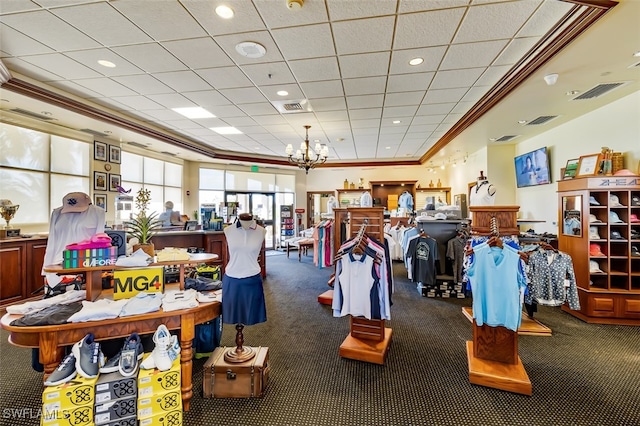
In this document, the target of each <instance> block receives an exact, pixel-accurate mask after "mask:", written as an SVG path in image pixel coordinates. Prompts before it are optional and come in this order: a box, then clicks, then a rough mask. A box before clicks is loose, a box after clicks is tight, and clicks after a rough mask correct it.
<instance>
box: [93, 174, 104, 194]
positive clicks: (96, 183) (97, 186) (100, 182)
mask: <svg viewBox="0 0 640 426" xmlns="http://www.w3.org/2000/svg"><path fill="white" fill-rule="evenodd" d="M93 189H94V190H96V191H106V190H107V174H106V173H103V172H93Z"/></svg>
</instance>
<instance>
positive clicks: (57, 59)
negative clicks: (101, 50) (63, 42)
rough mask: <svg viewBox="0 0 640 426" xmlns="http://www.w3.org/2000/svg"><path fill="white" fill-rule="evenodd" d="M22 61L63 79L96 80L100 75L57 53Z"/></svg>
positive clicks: (25, 57)
mask: <svg viewBox="0 0 640 426" xmlns="http://www.w3.org/2000/svg"><path fill="white" fill-rule="evenodd" d="M22 59H23V60H24V61H26V62H28V63H30V64H32V65H35V66H37V67H40V68H43V69H46V70H47V71H49V72H52V73H54V74H56V75H59V76H60V77H62V78H64V79H69V80H76V79H81V78H96V77H101V75H100V74H99V73H97V72H95V71H94V70H92V69H91V68H89V67H85V66H84V65H82V64H80V63H78V62H76V61H74V60H73V59H71V58H68V57H66V56H64V55H61V54H59V53H47V54H45V55H37V56H23V57H22Z"/></svg>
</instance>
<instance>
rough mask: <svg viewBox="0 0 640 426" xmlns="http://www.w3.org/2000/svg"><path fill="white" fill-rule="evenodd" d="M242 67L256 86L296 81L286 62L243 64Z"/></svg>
mask: <svg viewBox="0 0 640 426" xmlns="http://www.w3.org/2000/svg"><path fill="white" fill-rule="evenodd" d="M240 68H241V69H242V71H244V73H245V74H246V75H247V77H249V79H250V80H251V81H252V82H253V84H255V85H256V86H267V85H274V84H289V83H295V82H296V80H295V78H294V77H293V74H291V71H290V70H289V66H288V65H287V63H286V62H270V63H268V64H252V65H243V66H241V67H240Z"/></svg>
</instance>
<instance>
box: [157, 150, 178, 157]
mask: <svg viewBox="0 0 640 426" xmlns="http://www.w3.org/2000/svg"><path fill="white" fill-rule="evenodd" d="M160 154H164V155H170V156H172V157H175V156H176V154H174V153H173V152H169V151H160Z"/></svg>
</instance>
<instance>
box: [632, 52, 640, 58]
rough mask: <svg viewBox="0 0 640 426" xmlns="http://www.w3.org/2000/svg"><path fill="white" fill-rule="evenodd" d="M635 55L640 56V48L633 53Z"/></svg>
mask: <svg viewBox="0 0 640 426" xmlns="http://www.w3.org/2000/svg"><path fill="white" fill-rule="evenodd" d="M633 56H635V57H636V58H640V50H638V51H637V52H635V53H634V54H633Z"/></svg>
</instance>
